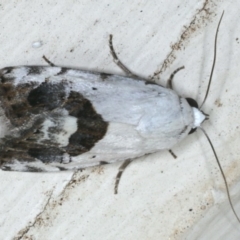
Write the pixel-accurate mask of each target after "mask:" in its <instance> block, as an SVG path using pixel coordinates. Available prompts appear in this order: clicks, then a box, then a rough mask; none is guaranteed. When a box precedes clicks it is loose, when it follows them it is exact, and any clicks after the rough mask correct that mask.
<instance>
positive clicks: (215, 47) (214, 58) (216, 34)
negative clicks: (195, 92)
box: [199, 11, 224, 109]
mask: <svg viewBox="0 0 240 240" xmlns="http://www.w3.org/2000/svg"><path fill="white" fill-rule="evenodd" d="M223 14H224V11H223V13H222V15H221V18H220V20H219V22H218V26H217V30H216V33H215V41H214V57H213V63H212V70H211V74H210V77H209V81H208V87H207V91H206V94H205V97H204V100H203V102H202V104H201V106H200V108H199V109H202V106H203V105H204V103H205V101H206V99H207V96H208V92H209V89H210V85H211V82H212V76H213V71H214V68H215V62H216V57H217V37H218V30H219V27H220V24H221V21H222V18H223Z"/></svg>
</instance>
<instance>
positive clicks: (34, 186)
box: [0, 0, 240, 240]
mask: <svg viewBox="0 0 240 240" xmlns="http://www.w3.org/2000/svg"><path fill="white" fill-rule="evenodd" d="M222 10H225V16H224V19H223V22H222V25H221V28H220V33H219V41H218V43H219V44H218V58H217V65H216V70H215V74H214V79H213V84H212V88H211V91H210V97H209V98H208V100H207V103H206V105H205V106H204V111H205V112H207V113H209V114H210V115H211V118H210V121H209V122H208V123H207V122H206V123H205V124H204V128H205V129H206V131H207V132H208V133H209V135H210V137H211V139H212V141H213V143H214V146H215V148H216V151H217V153H218V156H219V158H220V161H221V163H222V166H223V168H224V171H225V174H226V177H227V179H228V182H229V185H230V186H231V196H232V197H233V201H234V205H235V208H236V210H237V213H238V214H239V215H240V203H239V198H240V193H239V190H240V186H239V184H240V183H239V177H240V164H239V163H240V150H239V135H240V127H239V119H240V112H239V110H238V108H239V106H240V94H239V88H240V81H239V75H240V74H239V69H240V60H239V56H240V44H239V43H240V40H239V39H240V26H239V21H240V15H239V11H240V2H238V1H236V0H235V1H234V0H232V1H229V0H228V1H227V0H223V1H215V3H214V2H212V1H206V2H204V1H199V0H198V1H197V0H188V1H187V0H185V1H183V0H178V1H177V0H174V1H146V2H143V1H141V2H139V1H128V2H124V1H107V0H103V1H101V2H98V3H97V2H95V1H79V2H78V1H61V2H59V1H56V2H54V1H42V2H41V3H40V2H37V1H21V2H19V1H11V2H9V1H1V5H0V13H1V15H0V16H1V17H0V26H1V32H0V43H1V48H0V53H1V61H0V67H5V66H11V65H27V64H29V65H33V64H37V65H45V62H44V61H43V60H42V58H41V56H42V55H43V54H45V55H46V56H47V57H48V58H49V59H50V60H51V61H53V62H54V63H55V64H59V65H64V66H70V67H71V66H74V67H80V68H83V69H89V70H97V71H105V72H111V73H121V74H122V72H121V70H119V68H118V67H117V66H115V65H114V63H113V61H112V58H111V56H110V54H109V48H108V35H109V33H112V34H113V35H114V39H113V40H114V45H115V48H116V49H117V53H118V54H119V56H120V58H121V59H122V60H123V62H124V63H125V64H126V65H127V66H128V67H129V68H130V69H132V71H134V72H136V73H138V74H140V75H142V76H149V75H152V74H153V72H154V71H156V70H157V69H162V71H161V72H162V74H161V75H160V77H161V80H162V81H165V80H166V79H167V78H168V76H169V75H170V73H171V72H172V71H173V70H174V69H176V68H177V67H179V66H182V65H185V68H186V69H185V70H183V71H181V72H180V73H179V74H177V76H176V78H175V81H174V88H175V89H176V90H177V91H178V92H179V93H181V94H182V95H183V96H191V97H193V98H196V99H197V100H198V101H199V102H201V100H202V99H203V96H204V93H205V90H206V85H207V81H208V77H209V74H210V67H211V62H212V54H213V41H214V34H215V30H216V26H217V23H218V21H219V18H220V14H221V12H222ZM194 19H195V23H196V24H197V25H193V21H194ZM34 42H41V43H42V46H41V47H39V48H34V47H33V46H32V44H33V43H34ZM164 61H165V64H164V65H163V63H164ZM161 66H163V67H162V68H161ZM199 86H200V87H199ZM123 134H124V133H123ZM173 150H174V152H175V153H176V154H177V155H178V158H177V159H173V158H172V157H171V156H170V155H169V154H168V153H165V152H162V153H157V154H154V155H150V156H147V157H145V158H144V159H143V158H142V160H137V161H135V162H134V163H132V164H131V165H130V166H129V168H128V169H127V170H126V172H125V174H124V175H123V178H122V181H121V183H120V188H119V194H118V195H114V194H113V187H114V178H115V175H116V173H117V171H118V170H117V169H118V167H119V164H113V165H109V166H104V167H101V168H90V169H86V170H84V171H82V172H79V173H77V174H75V175H73V174H72V173H56V174H53V173H46V174H42V173H40V174H38V173H14V172H2V171H1V172H0V182H1V187H0V196H1V205H0V239H4V240H5V239H37V240H41V239H46V240H52V239H64V240H66V239H67V240H75V239H91V240H92V239H93V240H94V239H129V240H130V239H144V240H145V239H154V240H155V239H190V240H192V239H217V240H218V239H233V240H235V239H239V238H240V225H239V224H238V223H237V222H236V219H235V218H234V216H233V214H232V212H231V210H230V207H229V204H228V202H227V198H226V191H225V188H224V185H223V181H222V178H221V176H220V173H219V170H218V167H217V165H216V162H215V159H214V157H213V153H212V151H211V149H210V146H209V145H208V143H207V141H206V139H205V138H204V136H203V135H202V134H201V133H198V134H194V135H191V136H189V137H188V138H187V139H186V140H184V141H183V142H182V143H181V144H180V145H179V146H176V147H175V148H174V149H173Z"/></svg>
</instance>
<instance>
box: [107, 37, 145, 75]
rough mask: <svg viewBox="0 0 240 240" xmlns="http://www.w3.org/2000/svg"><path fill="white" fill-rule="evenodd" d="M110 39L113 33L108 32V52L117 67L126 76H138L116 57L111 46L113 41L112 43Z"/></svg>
mask: <svg viewBox="0 0 240 240" xmlns="http://www.w3.org/2000/svg"><path fill="white" fill-rule="evenodd" d="M112 39H113V35H112V34H110V35H109V48H110V53H111V55H112V57H113V61H114V62H115V63H116V64H117V65H118V67H120V68H121V69H122V70H123V71H124V72H125V73H126V74H127V76H128V77H132V78H140V79H141V77H139V76H137V75H135V74H133V73H132V72H131V71H130V70H129V69H128V68H127V67H126V66H125V65H124V64H123V63H122V62H121V61H120V60H119V58H118V56H117V54H116V52H115V50H114V47H113V43H112Z"/></svg>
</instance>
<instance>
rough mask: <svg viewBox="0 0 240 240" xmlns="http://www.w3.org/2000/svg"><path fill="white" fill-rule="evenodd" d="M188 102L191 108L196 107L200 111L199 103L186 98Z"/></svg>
mask: <svg viewBox="0 0 240 240" xmlns="http://www.w3.org/2000/svg"><path fill="white" fill-rule="evenodd" d="M186 100H187V102H188V104H189V105H190V106H191V107H195V108H197V109H198V104H197V102H196V101H195V100H194V99H192V98H186Z"/></svg>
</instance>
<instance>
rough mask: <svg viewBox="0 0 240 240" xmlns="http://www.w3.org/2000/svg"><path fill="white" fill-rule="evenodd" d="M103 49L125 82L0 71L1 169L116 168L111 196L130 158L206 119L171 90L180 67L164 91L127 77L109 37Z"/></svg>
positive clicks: (79, 74) (167, 145)
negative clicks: (115, 164) (108, 51)
mask: <svg viewBox="0 0 240 240" xmlns="http://www.w3.org/2000/svg"><path fill="white" fill-rule="evenodd" d="M219 24H220V22H219ZM218 27H219V25H218ZM217 32H218V28H217ZM217 32H216V35H217ZM110 48H111V53H112V55H113V57H114V59H115V61H117V63H118V65H119V66H120V67H121V68H122V69H123V70H124V71H125V72H126V73H127V74H128V76H129V77H125V76H118V75H112V74H106V73H96V72H91V71H82V70H79V69H72V68H64V67H57V66H55V65H53V64H52V63H51V62H49V61H48V60H47V59H46V58H45V60H46V61H47V62H48V63H49V64H50V66H46V67H44V66H20V67H6V68H3V69H1V70H0V104H1V105H0V107H1V108H0V124H1V126H2V127H1V131H0V157H1V158H0V167H1V169H2V170H5V171H27V172H41V171H48V172H49V171H62V170H77V169H83V168H86V167H91V166H96V165H102V164H107V163H112V162H119V161H123V164H122V166H121V168H120V170H119V173H118V175H117V181H116V186H115V190H116V191H117V186H118V183H119V179H120V176H121V173H122V171H123V170H124V168H125V167H126V166H127V165H128V164H129V163H130V162H131V161H132V160H133V159H135V158H137V157H140V156H143V155H145V154H149V153H154V152H157V151H160V150H165V149H171V148H172V147H173V146H174V145H175V144H176V143H178V142H179V141H181V140H182V139H184V138H185V137H186V136H187V135H188V134H189V133H192V132H193V131H194V130H196V129H197V128H198V127H200V125H201V123H202V122H203V121H204V120H205V119H206V114H204V113H203V112H202V111H201V110H200V109H199V108H198V105H197V103H196V101H195V100H193V99H188V98H187V99H185V98H183V97H181V96H179V95H178V94H177V93H176V92H175V91H173V90H172V89H171V81H172V79H173V76H174V74H175V73H176V72H177V71H179V70H180V69H182V68H179V69H177V70H176V71H175V72H174V73H173V74H172V75H171V77H170V79H169V86H170V88H165V87H162V86H160V85H157V84H153V83H149V82H147V81H145V80H143V79H140V78H137V77H136V76H135V75H133V74H131V72H130V71H129V70H128V69H127V68H126V67H125V66H124V65H123V64H122V63H121V62H120V61H119V60H118V59H117V56H116V54H115V51H114V49H113V46H112V37H111V36H110ZM215 55H216V54H215ZM213 66H214V65H213ZM225 182H226V181H225ZM226 186H227V185H226ZM227 191H228V189H227ZM229 200H230V198H229ZM230 204H231V200H230ZM231 205H232V204H231Z"/></svg>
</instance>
